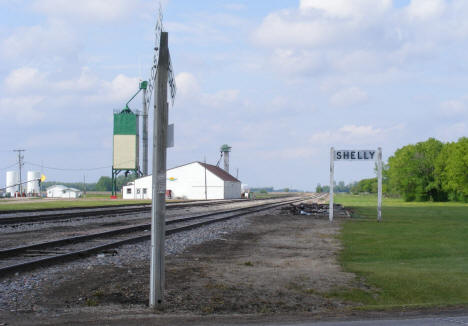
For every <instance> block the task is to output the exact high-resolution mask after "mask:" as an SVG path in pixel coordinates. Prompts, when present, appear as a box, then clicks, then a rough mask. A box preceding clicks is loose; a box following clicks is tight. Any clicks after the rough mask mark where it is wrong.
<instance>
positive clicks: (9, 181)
mask: <svg viewBox="0 0 468 326" xmlns="http://www.w3.org/2000/svg"><path fill="white" fill-rule="evenodd" d="M18 182H19V181H18V172H16V171H7V173H6V192H7V193H10V196H11V197H14V196H15V194H16V192H18V191H19V185H18Z"/></svg>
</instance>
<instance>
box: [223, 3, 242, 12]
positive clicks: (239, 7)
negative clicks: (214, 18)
mask: <svg viewBox="0 0 468 326" xmlns="http://www.w3.org/2000/svg"><path fill="white" fill-rule="evenodd" d="M224 8H226V9H228V10H232V11H241V10H244V9H245V8H247V6H246V5H245V4H243V3H236V2H232V3H227V4H225V5H224Z"/></svg>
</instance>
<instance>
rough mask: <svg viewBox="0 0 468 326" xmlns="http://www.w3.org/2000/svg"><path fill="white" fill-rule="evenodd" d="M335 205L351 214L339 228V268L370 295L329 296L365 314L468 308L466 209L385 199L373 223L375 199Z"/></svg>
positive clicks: (343, 198)
mask: <svg viewBox="0 0 468 326" xmlns="http://www.w3.org/2000/svg"><path fill="white" fill-rule="evenodd" d="M336 202H337V203H341V204H343V205H344V206H346V207H351V208H353V210H354V212H355V214H354V217H355V218H353V219H352V220H350V221H348V222H346V223H344V225H343V230H342V233H341V240H342V242H343V245H344V249H343V251H342V252H341V255H340V261H341V264H342V265H343V267H344V269H345V270H347V271H350V272H353V273H356V274H357V275H358V277H359V278H362V279H364V280H365V284H366V285H368V286H370V289H367V288H356V289H354V290H352V291H346V290H339V289H338V290H336V291H334V292H332V293H330V294H329V295H331V296H336V297H341V298H343V299H347V300H350V301H356V302H361V303H363V304H364V305H365V306H366V307H369V308H375V307H380V308H382V307H402V306H421V307H428V306H429V307H430V306H450V305H463V306H465V305H468V204H463V203H432V202H428V203H406V202H404V201H402V200H399V199H385V200H384V202H383V209H382V217H383V222H382V223H377V222H376V214H377V210H376V203H377V198H376V197H375V196H351V195H338V196H336Z"/></svg>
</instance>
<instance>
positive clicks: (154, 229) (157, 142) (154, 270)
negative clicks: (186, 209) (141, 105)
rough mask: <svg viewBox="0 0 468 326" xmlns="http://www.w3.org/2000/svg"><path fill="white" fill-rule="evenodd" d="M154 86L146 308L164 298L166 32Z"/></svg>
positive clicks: (166, 108)
mask: <svg viewBox="0 0 468 326" xmlns="http://www.w3.org/2000/svg"><path fill="white" fill-rule="evenodd" d="M159 42H160V43H159V60H158V70H157V84H156V87H155V88H154V127H153V185H152V190H153V194H152V197H153V198H152V199H153V202H152V203H153V205H152V210H151V271H150V300H149V303H150V307H152V308H161V307H162V306H163V299H164V281H165V280H164V278H165V275H164V268H165V263H164V251H165V217H166V152H167V148H166V146H167V128H168V126H167V125H168V112H167V111H168V106H169V104H168V103H167V79H168V69H169V48H168V33H167V32H161V38H160V41H159Z"/></svg>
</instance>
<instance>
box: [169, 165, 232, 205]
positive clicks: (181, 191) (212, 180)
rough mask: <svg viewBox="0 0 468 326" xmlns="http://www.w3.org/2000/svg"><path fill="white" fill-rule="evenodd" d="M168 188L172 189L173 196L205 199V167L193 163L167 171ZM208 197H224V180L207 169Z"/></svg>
mask: <svg viewBox="0 0 468 326" xmlns="http://www.w3.org/2000/svg"><path fill="white" fill-rule="evenodd" d="M167 178H168V180H167V184H166V189H168V190H171V191H172V197H173V198H179V197H180V198H186V199H205V168H204V167H203V166H202V165H201V164H199V163H196V162H195V163H191V164H187V165H183V166H181V167H178V168H175V169H171V170H168V171H167ZM206 192H207V199H223V198H224V182H223V180H221V179H220V178H219V177H217V176H216V175H214V174H213V173H211V172H210V171H209V170H206Z"/></svg>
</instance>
